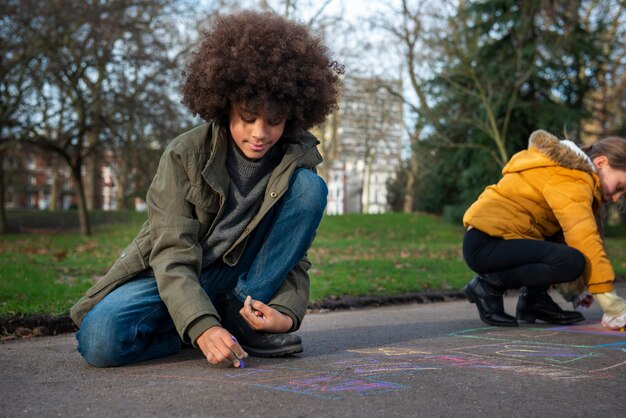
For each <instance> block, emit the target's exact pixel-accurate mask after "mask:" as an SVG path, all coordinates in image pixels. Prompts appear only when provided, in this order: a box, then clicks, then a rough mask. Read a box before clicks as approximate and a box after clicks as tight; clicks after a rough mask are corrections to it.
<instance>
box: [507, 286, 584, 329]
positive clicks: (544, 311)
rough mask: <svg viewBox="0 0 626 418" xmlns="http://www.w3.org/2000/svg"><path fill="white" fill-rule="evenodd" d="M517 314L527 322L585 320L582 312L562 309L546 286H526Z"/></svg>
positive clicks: (551, 322)
mask: <svg viewBox="0 0 626 418" xmlns="http://www.w3.org/2000/svg"><path fill="white" fill-rule="evenodd" d="M515 316H516V317H517V319H520V320H523V321H526V322H535V320H537V319H540V320H542V321H545V322H547V323H549V324H557V325H569V324H575V323H576V322H580V321H584V320H585V317H584V316H583V315H582V314H581V313H580V312H577V311H564V310H563V309H561V307H560V306H559V305H557V304H556V302H554V301H553V300H552V298H551V297H550V295H548V290H547V289H544V288H524V291H523V292H522V294H521V295H520V297H519V299H518V301H517V309H516V312H515Z"/></svg>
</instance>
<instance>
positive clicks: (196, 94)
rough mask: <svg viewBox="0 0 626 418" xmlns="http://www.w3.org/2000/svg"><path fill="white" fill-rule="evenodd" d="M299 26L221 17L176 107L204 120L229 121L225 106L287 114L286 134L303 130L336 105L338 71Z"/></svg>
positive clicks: (245, 15)
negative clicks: (182, 105) (185, 108)
mask: <svg viewBox="0 0 626 418" xmlns="http://www.w3.org/2000/svg"><path fill="white" fill-rule="evenodd" d="M329 55H330V54H329V51H328V48H327V47H326V46H325V45H324V44H323V43H322V41H321V40H320V39H319V38H318V37H317V36H314V35H313V34H312V33H311V32H310V30H309V29H308V28H307V27H306V26H305V25H303V24H299V23H295V22H292V21H289V20H286V19H285V18H283V17H281V16H279V15H276V14H273V13H270V12H255V11H250V10H247V11H243V12H239V13H236V14H232V15H225V16H220V17H218V18H217V20H216V22H215V24H214V25H213V27H212V28H210V29H209V30H205V31H203V38H202V42H201V44H200V45H199V47H198V48H197V49H196V50H195V51H194V52H193V54H192V56H191V58H190V59H189V61H188V62H187V64H186V67H185V69H184V71H183V79H182V81H181V83H180V90H181V93H182V97H183V98H182V103H183V104H184V105H185V106H187V107H188V108H189V110H191V111H192V112H193V114H194V115H196V114H197V115H199V116H200V117H202V118H203V119H204V120H207V121H208V120H210V119H218V120H220V121H222V122H224V121H226V120H228V114H229V111H230V106H231V105H232V104H240V103H244V104H245V105H246V107H247V108H249V109H251V110H254V111H256V110H261V109H264V108H265V109H267V110H268V111H270V112H271V113H273V114H277V115H281V116H286V117H287V123H286V126H285V131H286V133H288V134H289V133H294V132H295V131H297V130H299V129H309V128H311V127H312V126H314V125H316V124H319V123H321V122H323V121H324V120H325V119H326V116H328V114H330V113H331V112H332V111H333V110H335V109H336V108H337V100H338V96H339V88H340V86H339V76H338V74H340V73H342V69H341V68H340V66H338V65H337V63H336V62H335V61H333V62H331V59H330V56H329Z"/></svg>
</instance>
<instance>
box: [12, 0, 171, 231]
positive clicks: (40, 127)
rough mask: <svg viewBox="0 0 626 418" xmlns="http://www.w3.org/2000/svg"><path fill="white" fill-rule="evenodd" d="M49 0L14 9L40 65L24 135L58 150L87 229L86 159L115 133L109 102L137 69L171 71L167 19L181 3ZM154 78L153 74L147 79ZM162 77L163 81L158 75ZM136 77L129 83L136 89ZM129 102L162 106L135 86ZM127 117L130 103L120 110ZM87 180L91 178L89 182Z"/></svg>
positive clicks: (143, 74) (145, 75)
mask: <svg viewBox="0 0 626 418" xmlns="http://www.w3.org/2000/svg"><path fill="white" fill-rule="evenodd" d="M85 3H86V2H85V1H79V0H69V1H60V0H51V1H49V2H45V3H41V2H37V1H27V0H25V1H22V2H20V7H19V10H18V12H19V13H20V16H21V17H22V21H23V23H24V25H26V28H27V30H28V33H29V37H28V41H27V42H28V43H29V44H31V45H34V46H35V47H36V48H37V52H38V57H40V60H41V62H42V63H43V66H42V68H40V69H39V72H38V73H37V74H35V75H34V77H33V79H34V80H36V88H35V90H34V92H35V93H34V99H33V103H35V105H34V106H33V109H32V110H33V111H32V113H31V114H30V116H29V119H28V124H29V126H30V135H29V140H30V141H31V142H32V143H33V144H35V145H37V146H39V147H40V148H42V149H44V150H47V151H49V152H52V153H56V154H58V155H59V156H60V157H61V158H62V159H63V160H64V161H65V162H66V163H67V164H68V166H69V167H70V171H71V173H72V178H73V180H74V183H75V185H76V191H77V195H78V209H79V219H80V226H81V232H82V233H83V234H85V235H89V234H90V233H91V226H90V222H89V214H88V203H87V195H86V192H85V187H84V177H83V170H84V168H85V162H86V161H87V160H88V159H89V158H90V157H91V156H93V155H96V153H97V152H99V151H100V149H101V148H102V146H103V145H104V144H107V143H110V142H111V138H114V137H115V136H116V135H115V133H116V132H117V127H116V126H115V124H116V120H115V117H114V116H115V114H116V110H114V105H115V103H116V102H117V101H118V99H117V96H118V95H120V94H121V90H120V86H121V83H122V81H123V80H125V79H126V78H128V77H131V76H132V75H133V74H134V75H135V76H137V75H138V74H141V77H136V78H141V79H142V80H145V79H150V78H151V75H154V74H170V75H171V71H172V68H174V67H175V64H173V62H174V61H176V58H177V57H171V56H169V55H168V54H169V53H170V52H171V46H172V45H171V43H169V42H168V41H171V40H172V39H173V38H172V37H171V36H170V35H171V31H172V30H174V29H175V26H174V24H170V23H169V21H168V18H170V17H171V16H172V15H175V14H176V13H179V8H181V7H182V6H183V4H181V3H180V2H175V3H172V2H169V1H166V0H130V1H122V0H116V1H109V2H100V1H95V0H93V1H89V2H87V3H88V4H85ZM152 78H154V77H152ZM158 81H159V82H163V79H162V78H161V79H159V80H158ZM140 85H141V81H140V82H137V83H136V85H135V86H140ZM132 97H134V98H135V99H136V102H135V105H136V106H137V107H139V105H141V106H143V107H147V106H150V105H152V106H161V104H162V103H161V102H160V101H167V100H170V101H171V100H172V98H168V97H167V96H166V94H163V95H162V96H160V98H159V100H156V101H155V102H152V103H150V102H142V101H145V100H146V99H150V97H145V96H142V95H141V92H140V91H137V90H134V91H133V95H132ZM125 110H126V111H128V112H130V114H132V112H133V109H132V106H130V107H126V108H125ZM91 183H92V184H93V183H95V182H94V180H91Z"/></svg>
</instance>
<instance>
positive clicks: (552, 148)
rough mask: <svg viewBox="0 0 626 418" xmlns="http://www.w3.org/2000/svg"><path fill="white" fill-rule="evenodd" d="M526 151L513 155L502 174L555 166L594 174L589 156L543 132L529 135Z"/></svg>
mask: <svg viewBox="0 0 626 418" xmlns="http://www.w3.org/2000/svg"><path fill="white" fill-rule="evenodd" d="M528 150H529V152H522V153H518V154H516V155H514V156H513V158H511V161H509V163H508V164H507V165H506V167H505V168H504V170H503V173H507V172H519V171H524V170H528V169H530V168H538V167H550V166H555V165H559V166H562V167H565V168H569V169H573V170H580V171H584V172H586V173H589V174H593V173H595V172H596V169H595V167H594V165H593V162H592V161H591V159H590V158H589V156H587V154H585V152H584V151H583V150H581V149H580V148H579V147H578V146H577V145H576V144H574V143H573V142H572V141H570V140H567V139H565V140H559V138H557V137H556V136H554V135H552V134H551V133H549V132H546V131H544V130H537V131H535V132H533V133H532V134H531V135H530V138H529V139H528Z"/></svg>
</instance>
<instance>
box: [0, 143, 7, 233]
mask: <svg viewBox="0 0 626 418" xmlns="http://www.w3.org/2000/svg"><path fill="white" fill-rule="evenodd" d="M8 231H9V224H8V222H7V214H6V210H5V208H4V152H2V151H0V234H4V233H6V232H8Z"/></svg>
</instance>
